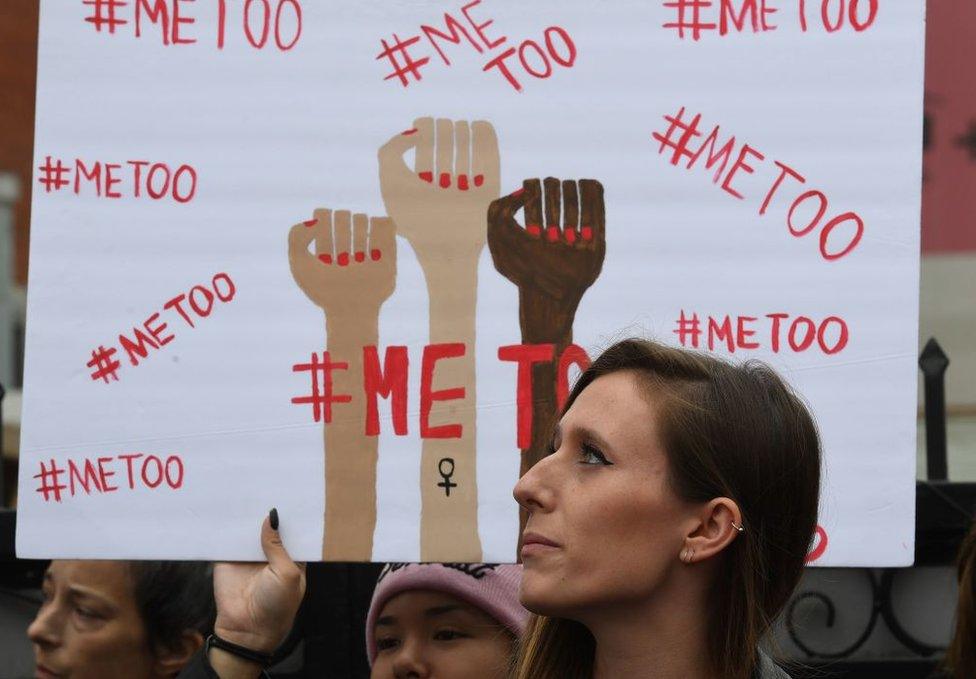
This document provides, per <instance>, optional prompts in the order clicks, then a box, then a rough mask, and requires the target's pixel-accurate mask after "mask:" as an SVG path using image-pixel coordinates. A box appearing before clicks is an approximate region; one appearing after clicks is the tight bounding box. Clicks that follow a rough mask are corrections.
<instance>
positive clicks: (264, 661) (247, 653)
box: [206, 634, 274, 667]
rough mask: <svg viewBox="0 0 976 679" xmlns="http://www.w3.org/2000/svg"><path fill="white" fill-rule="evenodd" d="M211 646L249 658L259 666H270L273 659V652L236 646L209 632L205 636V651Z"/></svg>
mask: <svg viewBox="0 0 976 679" xmlns="http://www.w3.org/2000/svg"><path fill="white" fill-rule="evenodd" d="M211 648H219V649H220V650H222V651H227V652H228V653H230V654H231V655H233V656H237V657H238V658H243V659H244V660H249V661H251V662H253V663H255V664H257V665H260V666H261V667H270V666H271V664H272V661H273V658H274V656H273V654H271V653H261V652H260V651H254V650H251V649H250V648H244V647H243V646H238V645H237V644H233V643H231V642H229V641H227V640H226V639H221V638H220V637H218V636H217V635H216V634H211V635H210V636H209V637H207V646H206V650H207V653H209V652H210V649H211Z"/></svg>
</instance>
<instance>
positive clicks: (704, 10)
mask: <svg viewBox="0 0 976 679" xmlns="http://www.w3.org/2000/svg"><path fill="white" fill-rule="evenodd" d="M661 2H662V4H663V6H664V8H665V9H666V10H668V11H669V12H671V21H668V22H666V23H664V24H662V27H663V28H666V29H668V30H673V31H674V32H675V33H676V34H677V35H678V37H679V38H681V39H682V40H684V39H685V38H691V39H692V40H700V39H701V36H702V34H703V33H718V34H719V35H720V36H726V35H729V34H730V33H746V32H750V31H751V32H752V33H765V32H767V31H775V30H776V28H777V24H775V23H773V22H774V21H781V20H783V19H785V17H784V16H783V13H782V12H781V10H782V9H788V10H790V11H791V12H795V17H796V22H797V24H798V25H799V27H800V30H801V31H803V32H804V33H805V32H807V31H808V30H818V29H819V30H822V31H824V32H826V33H836V32H837V31H841V30H844V29H848V30H851V31H854V32H855V33H861V32H862V31H866V30H867V29H869V28H871V26H873V25H874V22H875V20H876V19H877V18H878V0H661ZM777 15H779V17H778V18H777Z"/></svg>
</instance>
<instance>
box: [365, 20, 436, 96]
mask: <svg viewBox="0 0 976 679" xmlns="http://www.w3.org/2000/svg"><path fill="white" fill-rule="evenodd" d="M393 40H394V43H393V45H392V46H391V45H390V44H389V43H388V42H387V41H386V40H380V44H382V45H383V51H382V52H380V53H379V54H378V55H376V59H377V60H380V59H388V60H389V62H390V64H391V65H392V66H393V72H392V73H390V74H389V75H388V76H386V77H385V78H383V80H389V79H390V78H399V79H400V84H401V85H403V86H404V87H406V86H407V85H409V84H410V81H409V80H407V76H408V75H411V76H413V79H414V80H417V81H420V80H421V79H422V78H421V75H420V67H421V66H423V65H424V64H426V63H427V62H428V61H430V57H424V58H422V59H414V58H413V57H412V56H410V52H408V51H407V48H408V47H410V46H411V45H413V44H414V43H416V42H419V41H420V36H417V35H415V36H413V37H412V38H410V39H408V40H400V37H399V36H398V35H397V34H396V33H394V34H393ZM397 55H399V56H400V57H402V59H403V63H402V64H401V63H400V59H398V58H397Z"/></svg>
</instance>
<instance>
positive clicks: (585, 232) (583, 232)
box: [580, 226, 593, 240]
mask: <svg viewBox="0 0 976 679" xmlns="http://www.w3.org/2000/svg"><path fill="white" fill-rule="evenodd" d="M580 236H582V238H583V240H593V229H591V228H590V227H588V226H584V227H583V228H582V229H580Z"/></svg>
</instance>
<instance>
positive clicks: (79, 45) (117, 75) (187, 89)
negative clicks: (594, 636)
mask: <svg viewBox="0 0 976 679" xmlns="http://www.w3.org/2000/svg"><path fill="white" fill-rule="evenodd" d="M923 9H924V7H923V3H922V2H921V0H912V1H906V2H897V3H894V2H887V3H882V2H878V1H874V0H823V1H822V2H821V0H806V1H805V0H762V1H757V0H721V1H719V0H714V1H713V2H702V1H700V0H682V1H679V2H673V1H669V2H663V1H643V2H613V3H600V2H593V1H592V0H588V1H586V2H584V1H582V0H580V1H572V2H569V1H566V0H563V1H560V2H556V1H544V2H543V1H535V2H531V3H529V2H521V3H514V2H503V1H501V0H474V1H470V0H469V1H464V0H458V1H457V2H450V1H448V2H433V1H430V0H416V1H410V2H397V3H389V2H357V3H340V2H324V1H322V2H319V1H316V2H312V1H311V0H246V1H245V0H198V1H196V2H191V1H189V0H130V1H129V2H120V1H119V0H84V1H82V0H77V1H71V2H50V1H48V2H44V3H42V7H41V25H40V52H39V65H38V69H39V73H38V97H37V136H36V144H35V148H36V163H35V165H36V170H35V172H36V184H35V191H34V204H33V226H32V235H31V238H32V242H31V262H30V280H29V291H30V292H29V300H28V313H29V320H28V332H27V356H26V366H25V370H26V380H25V396H24V419H23V441H22V447H21V450H22V452H21V476H20V505H19V517H18V518H19V525H18V536H17V541H18V542H17V544H18V553H19V554H20V555H21V556H27V557H54V556H76V557H103V558H106V557H112V558H214V559H217V558H219V559H231V558H233V559H256V558H260V550H259V546H258V543H257V540H256V536H257V527H258V524H259V522H260V520H261V517H262V516H263V515H264V514H265V513H266V512H267V510H268V509H269V508H270V507H272V506H276V507H277V508H278V509H279V512H280V514H281V517H282V526H283V531H284V535H285V539H286V541H287V543H288V544H289V547H290V549H291V551H292V554H293V555H294V556H295V557H296V558H299V559H308V560H315V559H323V558H324V559H327V560H353V561H355V560H370V559H373V560H395V561H414V560H439V561H454V562H461V561H481V560H487V561H511V560H513V559H514V557H515V545H516V540H517V535H518V525H519V519H518V509H517V506H516V504H515V502H514V501H513V500H512V498H511V489H512V486H513V484H514V483H515V481H516V480H517V478H518V476H519V472H520V468H522V469H524V468H526V467H527V466H528V465H530V464H531V463H532V462H533V461H534V460H536V459H538V457H539V456H540V455H542V454H544V450H545V447H546V444H547V443H548V438H549V435H550V429H549V427H550V426H551V418H552V415H553V413H554V412H555V411H556V409H557V407H558V405H559V403H560V402H561V399H563V398H564V397H565V394H566V391H567V389H568V388H569V385H570V384H571V382H572V379H573V377H574V376H575V375H576V374H577V373H578V371H579V369H580V368H581V367H583V366H585V365H586V364H587V362H588V360H589V357H592V356H594V355H595V354H596V353H598V352H599V351H600V349H601V348H602V347H605V346H607V345H608V344H610V343H611V342H612V341H614V340H615V339H619V338H622V337H624V336H628V335H633V334H637V335H645V336H651V337H654V338H657V339H659V340H661V341H664V342H667V343H669V344H675V345H681V346H685V347H687V348H695V349H698V350H701V351H706V352H712V353H715V354H719V355H723V356H727V357H729V358H731V359H732V360H736V361H739V360H746V359H752V358H756V359H762V360H766V361H768V362H769V363H771V364H772V365H773V366H774V367H775V368H776V369H777V370H779V371H780V372H782V374H783V375H784V376H785V377H786V378H787V379H788V380H789V381H790V382H791V384H792V385H793V386H795V387H796V388H797V389H798V390H799V391H800V392H801V393H802V394H803V395H804V397H805V399H806V400H807V401H808V402H809V403H810V405H811V408H812V410H813V412H814V414H815V416H816V418H817V421H818V423H819V425H820V428H821V431H822V437H823V444H824V450H825V469H824V472H825V475H824V486H823V493H822V501H821V516H820V524H821V525H820V528H819V529H818V535H817V538H816V541H815V544H814V546H813V551H812V552H811V555H810V561H811V562H812V563H816V564H825V565H873V566H896V565H905V564H908V563H911V561H912V558H913V544H914V543H913V534H914V479H915V412H916V403H915V393H916V392H915V384H916V365H915V360H916V358H915V357H916V351H917V346H916V344H917V340H916V332H917V315H918V308H917V299H918V266H919V253H918V250H919V228H918V226H919V194H920V167H921V165H920V162H921V128H922V53H923V35H924V24H923Z"/></svg>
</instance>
